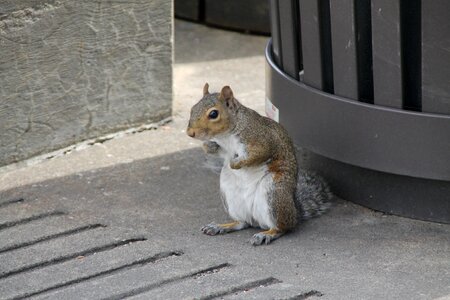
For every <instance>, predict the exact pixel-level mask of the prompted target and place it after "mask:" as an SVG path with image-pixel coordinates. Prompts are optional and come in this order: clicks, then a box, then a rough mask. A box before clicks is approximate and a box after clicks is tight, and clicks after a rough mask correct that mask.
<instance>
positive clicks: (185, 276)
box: [102, 263, 231, 300]
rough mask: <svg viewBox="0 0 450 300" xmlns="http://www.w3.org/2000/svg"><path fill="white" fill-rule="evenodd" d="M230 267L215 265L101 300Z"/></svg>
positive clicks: (137, 292) (143, 291)
mask: <svg viewBox="0 0 450 300" xmlns="http://www.w3.org/2000/svg"><path fill="white" fill-rule="evenodd" d="M230 266H231V265H230V264H229V263H222V264H219V265H215V266H212V267H209V268H206V269H201V270H198V271H195V272H191V273H188V274H185V275H180V276H175V277H172V278H168V279H165V280H162V281H160V282H156V283H153V284H149V285H146V286H142V287H139V288H136V289H134V290H131V291H128V292H124V293H121V294H117V295H114V296H110V297H107V298H103V299H102V300H120V299H125V298H129V297H133V296H135V295H138V294H142V293H145V292H148V291H150V290H153V289H155V288H158V287H161V286H163V285H166V284H169V283H173V282H178V281H182V280H185V279H188V278H196V277H198V276H201V275H203V274H209V273H215V272H217V271H218V270H221V269H224V268H228V267H230Z"/></svg>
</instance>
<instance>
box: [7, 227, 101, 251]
mask: <svg viewBox="0 0 450 300" xmlns="http://www.w3.org/2000/svg"><path fill="white" fill-rule="evenodd" d="M99 227H103V228H104V227H106V225H103V224H89V225H85V226H80V227H77V228H73V229H71V230H67V231H63V232H59V233H55V234H51V235H46V236H43V237H40V238H38V239H35V240H32V241H28V242H24V243H20V244H14V245H11V246H9V247H4V248H0V254H2V253H5V252H9V251H13V250H17V249H21V248H25V247H29V246H32V245H36V244H39V243H42V242H46V241H49V240H53V239H57V238H61V237H65V236H69V235H73V234H77V233H81V232H84V231H88V230H92V229H96V228H99Z"/></svg>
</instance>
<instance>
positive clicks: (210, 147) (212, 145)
mask: <svg viewBox="0 0 450 300" xmlns="http://www.w3.org/2000/svg"><path fill="white" fill-rule="evenodd" d="M219 149H220V146H219V144H217V143H216V142H213V141H206V142H204V143H203V150H205V152H206V153H209V154H214V153H217V152H219Z"/></svg>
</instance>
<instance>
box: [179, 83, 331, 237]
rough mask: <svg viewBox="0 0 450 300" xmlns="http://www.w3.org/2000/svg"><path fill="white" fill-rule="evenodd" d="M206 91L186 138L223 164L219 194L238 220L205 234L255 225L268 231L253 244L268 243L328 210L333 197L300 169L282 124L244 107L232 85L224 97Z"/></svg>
mask: <svg viewBox="0 0 450 300" xmlns="http://www.w3.org/2000/svg"><path fill="white" fill-rule="evenodd" d="M208 88H209V85H208V84H207V83H206V84H205V86H204V88H203V97H202V99H201V100H200V101H199V102H198V103H197V104H195V105H194V106H193V107H192V109H191V115H190V119H189V124H188V128H187V134H188V135H189V136H190V137H192V138H196V139H199V140H202V141H204V143H203V148H204V150H205V152H206V153H208V154H215V155H220V156H221V157H222V158H223V159H224V163H223V166H222V170H221V173H220V192H221V198H222V203H223V205H224V207H225V210H226V211H227V212H228V214H229V216H230V217H231V219H232V220H233V221H232V222H230V223H226V224H216V223H211V224H208V225H206V226H204V227H203V228H202V229H201V230H202V231H203V233H205V234H207V235H217V234H224V233H228V232H232V231H237V230H242V229H245V228H248V227H250V226H255V227H260V228H262V229H264V230H265V231H262V232H260V233H257V234H255V235H253V237H252V239H251V240H250V243H251V244H252V245H261V244H263V243H265V244H269V243H270V242H271V241H273V240H275V239H277V238H279V237H280V236H282V235H283V234H285V233H286V232H288V231H290V230H293V229H295V227H296V225H297V224H298V223H299V222H300V221H302V220H305V219H308V218H311V217H314V216H317V215H320V214H322V213H323V212H324V211H326V210H327V209H328V207H329V204H330V200H331V198H332V194H331V192H330V191H329V187H328V185H327V184H326V183H325V182H324V181H323V180H322V179H321V178H320V177H318V176H315V175H313V174H308V173H306V172H304V171H302V170H299V169H298V166H297V159H296V155H295V148H294V145H293V143H292V140H291V138H290V137H289V136H288V133H287V132H286V130H285V129H284V128H283V127H282V126H281V125H280V124H279V123H277V122H275V121H273V120H271V119H269V118H267V117H263V116H261V115H259V114H258V113H257V112H255V111H254V110H252V109H250V108H248V107H246V106H244V105H242V104H241V103H240V102H239V101H238V100H237V99H236V98H234V96H233V92H232V90H231V88H230V87H229V86H225V87H223V88H222V90H221V92H220V93H209V91H208Z"/></svg>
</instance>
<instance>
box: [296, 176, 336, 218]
mask: <svg viewBox="0 0 450 300" xmlns="http://www.w3.org/2000/svg"><path fill="white" fill-rule="evenodd" d="M333 197H334V196H333V194H332V193H331V191H330V188H329V186H328V184H327V183H326V182H325V180H324V179H323V178H322V177H320V176H318V175H316V174H314V173H309V172H305V171H303V170H299V172H298V180H297V190H296V192H295V198H296V205H297V207H298V210H299V212H300V217H301V219H302V220H305V219H310V218H313V217H316V216H319V215H321V214H323V213H325V212H326V211H327V210H328V209H329V208H330V206H331V200H332V198H333Z"/></svg>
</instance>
